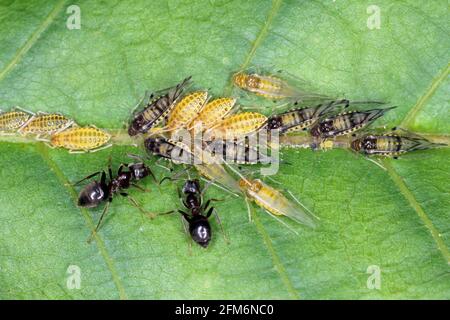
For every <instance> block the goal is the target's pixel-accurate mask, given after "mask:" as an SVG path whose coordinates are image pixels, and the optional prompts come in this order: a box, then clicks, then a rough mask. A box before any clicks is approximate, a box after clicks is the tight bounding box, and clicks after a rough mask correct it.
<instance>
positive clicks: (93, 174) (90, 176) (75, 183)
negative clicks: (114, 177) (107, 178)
mask: <svg viewBox="0 0 450 320" xmlns="http://www.w3.org/2000/svg"><path fill="white" fill-rule="evenodd" d="M102 172H103V173H104V171H97V172H94V173H92V174H90V175H88V176H86V177H84V178H83V179H81V180H79V181H77V182H74V183H70V182H69V183H67V184H66V185H68V186H77V185H79V184H80V183H82V182H83V181H86V180H88V179H90V178H92V177H95V176H97V175H99V174H100V173H102Z"/></svg>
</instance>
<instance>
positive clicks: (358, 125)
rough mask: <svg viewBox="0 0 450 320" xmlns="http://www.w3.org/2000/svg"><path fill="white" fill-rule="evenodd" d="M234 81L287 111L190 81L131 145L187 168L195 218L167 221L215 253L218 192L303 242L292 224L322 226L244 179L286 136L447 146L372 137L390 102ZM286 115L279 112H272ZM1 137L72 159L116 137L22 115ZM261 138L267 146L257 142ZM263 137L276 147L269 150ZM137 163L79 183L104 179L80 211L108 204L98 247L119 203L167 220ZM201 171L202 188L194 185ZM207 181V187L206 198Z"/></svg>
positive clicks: (408, 148) (371, 148) (288, 200)
mask: <svg viewBox="0 0 450 320" xmlns="http://www.w3.org/2000/svg"><path fill="white" fill-rule="evenodd" d="M232 81H233V84H234V85H235V87H236V88H238V89H239V90H242V91H244V92H249V93H253V94H256V95H257V96H259V97H262V98H267V99H269V100H272V101H276V102H278V103H280V102H281V101H282V102H283V104H282V105H281V106H282V107H283V109H284V110H283V111H282V112H277V113H274V114H271V115H269V116H267V115H265V114H263V113H260V111H261V108H257V107H254V108H253V109H254V110H251V111H240V109H243V108H240V107H239V106H238V105H237V98H236V97H217V98H213V97H211V96H210V94H209V93H208V91H206V90H195V89H194V90H191V91H188V89H189V88H190V87H191V86H192V79H191V77H187V78H186V79H184V80H182V81H181V82H180V83H179V84H177V85H175V86H174V87H171V88H168V89H164V90H160V91H157V92H154V93H148V94H146V96H145V98H144V99H143V100H142V101H141V102H140V103H139V104H138V106H137V107H136V108H135V109H134V110H133V112H132V115H131V118H130V120H129V124H128V135H129V136H130V137H131V138H132V139H140V138H143V139H142V140H143V143H142V145H143V148H144V149H145V150H146V152H147V153H148V155H149V156H156V157H158V158H160V159H166V160H168V161H170V162H171V163H173V164H176V165H177V164H178V165H182V166H183V167H184V169H182V170H181V171H180V172H178V173H176V174H175V175H177V176H179V175H180V174H187V179H186V180H185V182H184V184H183V186H182V189H181V191H180V189H178V195H179V198H180V201H181V204H182V205H183V207H184V208H185V210H181V209H178V210H175V209H174V210H171V211H169V212H166V213H164V214H168V213H172V212H177V211H178V212H179V213H180V214H181V217H182V219H183V225H184V227H185V228H184V229H185V231H186V233H187V234H189V236H190V238H191V239H192V240H194V241H195V242H196V243H198V244H199V245H200V246H202V247H207V246H208V244H209V243H210V241H211V237H212V228H211V225H210V222H209V218H210V216H211V215H212V214H213V213H214V215H215V216H216V219H217V221H218V222H219V223H220V219H219V217H218V215H217V212H216V209H215V208H214V207H213V206H211V203H212V202H213V201H220V200H217V199H209V200H207V201H204V200H203V195H204V192H205V190H206V189H207V187H209V186H210V185H215V186H217V187H219V188H221V189H223V190H225V191H227V192H230V193H232V194H234V195H238V196H241V197H242V198H243V199H244V200H245V202H246V203H247V209H248V214H249V220H251V217H252V214H251V207H250V203H254V204H256V205H257V206H259V207H260V208H261V209H263V210H264V211H265V212H267V213H268V214H269V215H270V216H271V217H273V218H274V219H276V220H278V221H279V222H280V223H282V224H284V225H285V226H287V227H288V228H289V229H290V230H292V231H293V232H295V233H296V231H295V230H294V229H293V228H292V227H291V226H290V224H289V223H287V222H286V221H285V220H284V218H289V219H290V220H291V221H293V222H294V223H300V224H302V225H305V226H308V227H312V228H313V227H315V226H316V223H317V220H318V218H317V217H316V216H315V215H314V214H313V213H312V212H311V211H310V210H309V209H308V208H307V207H306V206H305V205H304V204H303V203H302V202H301V201H300V200H298V199H297V198H296V197H295V196H294V195H293V194H292V193H291V192H290V191H288V190H277V189H276V188H274V187H273V186H270V185H269V184H268V183H266V182H265V181H263V180H264V177H259V178H258V177H255V175H256V173H255V172H253V173H246V174H244V171H243V170H242V169H241V168H240V165H254V164H270V163H272V162H273V161H275V160H276V159H274V158H273V157H272V156H271V155H268V154H267V152H266V151H268V150H266V148H267V149H271V150H272V151H273V150H276V149H278V148H279V146H278V145H275V144H274V143H272V139H273V138H274V137H275V136H276V135H288V134H291V133H295V132H304V133H305V132H306V134H307V135H308V136H309V137H310V141H311V144H310V146H311V148H313V149H317V148H320V147H321V146H327V145H331V146H333V141H334V139H336V137H340V136H348V137H349V139H350V142H349V144H348V146H349V148H350V150H352V151H353V152H355V153H359V154H362V155H364V156H384V157H393V158H397V157H398V156H399V155H401V154H405V153H407V152H412V151H416V150H425V149H431V148H436V147H440V146H443V145H442V144H437V143H433V142H430V141H428V140H427V139H425V138H424V137H421V136H419V135H416V134H414V133H411V132H408V131H406V130H403V129H398V130H397V129H395V130H392V131H390V132H380V131H378V130H372V131H370V130H369V128H370V125H371V124H372V123H373V122H374V121H376V120H377V119H379V118H380V117H382V116H383V115H385V114H386V113H387V112H390V111H391V110H393V109H395V107H385V106H384V103H382V102H378V101H351V100H347V99H332V98H330V97H328V96H326V95H322V94H317V93H311V92H312V91H308V90H307V89H306V86H305V87H303V84H304V83H303V82H300V83H299V82H297V83H295V82H293V81H290V80H289V79H288V78H287V77H286V78H284V77H283V76H282V75H281V76H278V75H272V74H259V73H257V72H250V71H242V72H239V73H236V74H234V75H233V77H232ZM278 109H279V106H277V107H275V108H273V109H272V110H278ZM0 131H1V132H2V133H3V134H14V133H19V134H22V135H36V136H37V137H38V138H39V139H44V140H45V141H47V143H48V144H49V145H50V146H52V147H63V148H66V149H69V150H70V151H71V152H76V151H95V150H99V149H102V148H104V147H105V146H107V143H108V141H109V139H110V135H109V134H108V133H107V132H105V131H103V130H100V129H97V128H95V127H93V126H89V127H79V126H78V125H77V124H76V123H75V122H74V121H73V120H71V119H68V118H66V117H64V116H63V115H60V114H46V113H37V114H32V113H30V112H28V111H24V110H21V109H13V110H12V111H9V112H5V113H1V114H0ZM256 136H258V138H257V139H253V138H255V137H256ZM261 136H262V137H266V138H267V139H268V140H267V141H263V140H261V139H260V137H261ZM262 145H264V148H262ZM132 157H133V158H134V159H138V162H136V163H132V164H121V165H120V167H119V169H118V171H117V175H116V176H114V175H113V171H112V168H111V159H110V163H109V165H108V170H107V172H105V171H98V172H95V173H93V174H90V175H89V176H87V177H85V178H83V179H82V180H80V181H79V182H77V183H75V185H79V184H80V183H81V182H84V181H86V180H89V179H92V178H94V177H96V176H98V175H100V180H93V181H91V182H90V183H88V184H87V185H86V186H85V187H84V188H83V189H82V190H81V192H80V194H79V199H78V205H79V206H81V207H87V208H93V207H97V206H98V205H100V203H102V202H105V206H104V208H103V212H102V214H101V216H100V219H99V221H98V223H97V225H96V227H95V229H94V230H93V231H92V234H91V237H90V239H91V238H92V236H94V235H95V233H96V232H97V231H98V229H99V228H100V226H101V225H102V222H103V221H104V218H105V216H106V214H107V212H108V209H109V205H110V203H111V202H112V200H113V198H114V196H115V195H117V194H119V195H121V196H123V197H125V198H126V199H128V201H129V202H130V203H131V204H132V205H133V206H135V207H136V208H138V209H139V210H140V211H141V212H142V213H143V214H145V215H146V216H147V217H150V218H155V217H157V216H159V215H157V214H154V213H150V212H147V211H146V210H144V209H143V208H142V207H141V206H140V205H139V204H138V203H137V201H136V200H134V198H133V197H132V196H130V195H129V193H128V192H126V191H125V190H127V189H129V188H131V187H133V188H136V189H139V190H141V191H146V189H144V188H142V187H140V186H139V185H138V184H137V182H138V181H140V180H141V179H144V178H146V177H148V176H152V177H153V178H154V180H155V182H156V178H155V176H154V175H153V173H152V171H151V170H150V168H149V167H148V166H147V165H146V164H145V163H144V160H143V159H141V157H138V156H133V155H132ZM158 161H159V159H158ZM281 163H283V162H282V161H281ZM236 164H239V167H237V166H236ZM194 171H195V172H196V173H194V174H196V175H197V176H198V178H194V179H192V178H191V174H193V172H194ZM200 177H202V178H203V179H204V180H205V181H207V183H206V185H205V187H203V188H202V187H201V185H200V180H199V178H200ZM167 178H169V179H170V180H172V181H177V180H178V179H174V178H173V176H172V177H165V178H163V179H162V180H161V182H162V181H164V180H165V179H167ZM161 182H160V183H161ZM288 196H289V197H288ZM222 232H223V230H222ZM223 234H224V235H225V233H224V232H223Z"/></svg>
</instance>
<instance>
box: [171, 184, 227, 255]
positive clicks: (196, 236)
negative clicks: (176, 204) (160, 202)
mask: <svg viewBox="0 0 450 320" xmlns="http://www.w3.org/2000/svg"><path fill="white" fill-rule="evenodd" d="M182 192H183V194H184V195H185V199H182V198H181V195H180V199H181V201H182V202H183V204H184V206H185V207H186V208H187V209H188V210H189V213H187V212H185V211H183V210H178V212H179V213H181V214H182V215H183V217H184V219H185V220H186V222H187V223H188V224H189V233H190V235H191V238H192V239H193V240H194V241H195V242H196V243H198V244H199V245H201V246H202V247H203V248H206V247H207V246H208V244H209V241H210V240H211V236H212V230H211V225H210V224H209V221H208V219H209V217H210V216H211V214H212V213H213V212H215V208H214V207H210V204H211V201H218V200H217V199H209V200H208V201H206V203H205V204H204V205H202V192H201V188H200V182H199V181H198V180H197V179H194V180H187V181H186V182H185V184H184V186H183V189H182ZM204 213H205V214H204ZM216 217H217V214H216ZM217 218H218V217H217ZM218 221H219V223H220V220H218ZM220 226H221V228H222V224H221V223H220ZM222 233H223V234H224V236H225V233H224V232H223V228H222Z"/></svg>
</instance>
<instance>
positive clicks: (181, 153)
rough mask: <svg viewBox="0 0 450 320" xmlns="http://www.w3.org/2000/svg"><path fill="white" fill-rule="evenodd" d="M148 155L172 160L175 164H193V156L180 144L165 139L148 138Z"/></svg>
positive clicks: (146, 146) (146, 145)
mask: <svg viewBox="0 0 450 320" xmlns="http://www.w3.org/2000/svg"><path fill="white" fill-rule="evenodd" d="M144 146H145V149H146V150H147V152H148V153H150V154H153V155H155V156H158V157H162V158H165V159H168V160H171V161H172V162H174V163H186V164H192V163H193V154H192V153H191V152H189V151H188V150H187V149H186V148H183V147H181V146H180V145H179V144H175V143H172V142H170V141H168V140H166V139H164V138H147V139H145V141H144Z"/></svg>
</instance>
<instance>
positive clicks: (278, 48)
mask: <svg viewBox="0 0 450 320" xmlns="http://www.w3.org/2000/svg"><path fill="white" fill-rule="evenodd" d="M376 4H377V6H378V7H379V9H380V10H381V11H380V12H381V13H380V14H381V16H380V17H381V25H380V28H379V29H376V28H375V29H369V28H368V25H367V20H368V19H369V17H370V16H372V15H373V14H374V13H373V12H372V11H370V10H369V11H370V13H368V11H367V10H368V7H369V6H370V5H372V2H370V1H325V0H323V1H293V0H292V1H281V0H278V1H274V2H273V3H271V2H270V1H256V0H255V1H225V0H211V1H209V2H206V1H174V0H167V1H135V2H134V3H133V5H130V4H129V3H125V2H123V1H115V2H111V1H108V2H94V1H81V2H79V3H78V5H79V7H80V9H81V29H80V30H69V29H68V28H67V27H66V21H67V19H68V18H69V16H70V13H66V10H67V7H68V6H69V5H70V3H68V2H65V1H46V2H45V3H44V2H42V1H27V2H16V1H3V2H2V4H1V5H0V26H1V28H0V39H1V41H0V105H1V106H2V109H8V108H10V107H13V106H15V105H19V106H22V107H24V108H26V109H29V110H32V111H39V110H42V111H58V112H62V113H64V114H66V115H68V116H71V117H73V118H74V119H76V120H77V121H78V122H79V123H80V124H95V125H97V126H98V127H102V128H107V129H114V130H116V131H115V132H119V138H117V140H116V141H120V137H125V136H126V135H125V133H124V131H120V130H121V129H122V128H123V123H124V122H125V121H126V120H127V118H128V117H129V114H130V110H131V109H132V107H133V106H134V105H135V104H136V103H137V102H138V100H139V98H140V97H141V96H142V95H143V94H144V91H145V90H146V89H160V88H165V87H168V86H171V85H173V84H175V83H176V82H178V81H179V80H181V79H182V78H184V77H185V76H187V75H192V76H193V78H194V80H195V83H196V86H197V87H198V88H210V91H211V92H212V93H213V94H214V95H216V96H219V95H221V94H223V92H226V91H227V90H229V89H230V81H229V77H230V74H231V73H232V72H233V71H235V70H238V69H240V68H241V67H242V68H244V67H247V66H250V65H255V66H274V67H276V68H278V69H282V70H286V71H288V72H290V73H292V74H294V75H297V76H300V77H302V78H304V79H307V80H308V81H310V82H311V83H313V84H314V85H315V86H316V87H317V88H318V89H320V90H321V91H323V92H327V93H330V92H331V93H332V94H335V95H338V96H342V95H345V96H346V97H349V98H351V99H357V100H363V99H378V100H380V99H381V100H385V101H389V102H390V103H391V104H393V105H397V106H398V108H397V109H396V110H394V111H391V112H389V113H388V114H386V116H385V117H384V118H383V119H380V120H378V121H377V125H379V126H381V125H386V126H387V127H388V128H389V127H392V126H394V125H401V126H403V127H406V128H409V129H411V130H414V131H416V132H418V133H421V134H426V135H428V136H429V137H430V138H431V139H433V140H436V141H442V142H447V143H448V142H449V138H448V135H449V132H450V127H449V126H450V124H449V123H450V121H449V120H450V113H449V112H448V110H449V99H448V89H449V78H448V75H449V70H450V67H449V59H448V58H449V57H448V52H449V49H450V46H449V41H448V30H449V27H450V26H449V20H448V15H447V13H448V3H447V1H443V0H442V1H428V2H421V3H420V4H419V3H417V2H416V1H401V2H399V1H387V0H380V1H377V3H376ZM265 111H266V112H267V111H270V110H267V109H266V110H265ZM1 140H2V141H1V142H0V166H1V168H2V169H1V171H0V179H1V181H2V183H1V184H0V204H1V205H0V219H1V224H0V234H1V236H0V239H1V241H0V298H3V299H24V298H48V299H55V298H57V299H80V298H86V299H92V298H99V299H108V298H137V299H142V298H148V299H161V298H170V299H175V298H186V299H193V298H205V299H214V298H235V299H236V298H250V299H261V298H274V299H281V298H288V299H289V298H292V299H297V298H302V299H315V298H321V299H325V298H351V299H366V298H376V299H379V298H382V299H393V298H426V299H431V298H438V299H449V298H450V274H449V262H450V253H449V246H450V229H449V226H450V223H449V222H450V221H449V215H448V213H449V208H450V197H449V192H448V191H449V190H450V184H449V181H450V172H449V167H450V160H449V159H450V151H449V149H448V148H445V149H439V150H432V151H427V152H418V153H416V154H410V155H406V156H404V157H402V158H401V159H399V160H391V159H387V160H384V161H383V165H384V166H385V167H386V168H387V170H386V171H384V170H382V169H380V168H379V167H377V166H375V165H374V164H373V163H372V162H369V161H367V160H366V159H364V158H363V157H360V156H356V155H354V154H353V153H350V152H348V151H347V150H331V151H328V152H312V151H310V150H306V149H301V150H292V149H286V150H284V151H283V157H284V159H285V160H286V162H288V163H289V164H290V165H288V164H286V165H282V166H281V169H280V172H279V173H278V174H277V175H276V176H275V177H274V179H275V180H277V181H278V182H280V183H282V185H283V188H287V189H289V190H291V191H292V192H293V193H294V194H295V195H296V196H297V197H299V198H300V199H302V201H303V202H304V203H305V204H306V205H307V206H308V207H310V208H312V209H313V210H314V212H315V214H316V215H318V216H319V217H320V219H321V222H320V225H319V227H318V228H317V229H316V230H309V229H306V228H303V227H302V226H295V228H296V229H297V231H298V232H299V233H300V235H299V236H295V235H293V234H292V233H291V232H289V231H288V230H287V229H286V228H285V227H284V226H282V225H281V224H279V223H278V222H277V221H275V220H273V219H272V218H271V217H269V216H268V215H267V214H265V213H264V212H263V211H262V210H260V209H259V208H257V207H254V208H253V218H254V222H252V223H251V222H249V221H248V218H247V209H246V205H245V202H244V201H243V199H242V198H234V197H232V196H230V195H229V194H226V193H223V192H222V191H220V190H218V189H215V188H213V187H211V188H210V189H209V190H208V192H207V197H215V198H223V199H225V201H222V202H217V203H216V204H215V206H216V208H217V210H218V212H219V215H220V218H221V220H222V223H223V227H224V229H225V230H226V233H227V234H228V236H229V238H230V242H231V243H230V244H229V245H227V244H226V243H225V241H224V239H223V237H222V235H221V232H220V228H219V227H218V225H217V223H216V222H213V232H214V239H213V241H212V244H211V245H210V247H209V248H208V249H207V250H204V249H202V248H200V247H199V246H193V247H192V252H191V254H189V247H188V239H187V237H186V235H185V234H184V233H183V228H182V224H181V220H180V217H179V216H178V215H175V214H173V215H167V216H164V217H159V218H157V219H154V220H150V219H148V218H145V217H143V216H142V215H141V214H140V212H139V211H137V210H136V209H135V208H133V207H131V206H130V205H129V204H128V203H127V202H126V200H124V199H120V198H116V199H115V200H114V201H113V203H112V205H111V211H110V213H109V215H108V218H107V219H106V223H105V224H104V226H103V227H102V229H101V231H100V232H99V233H98V235H97V236H96V237H95V239H94V241H93V243H92V244H90V245H89V244H87V243H86V239H87V237H88V236H89V234H90V232H91V230H92V228H93V227H94V225H95V223H96V221H97V219H98V217H99V214H100V213H101V210H102V207H99V208H97V209H95V210H85V209H81V210H80V209H79V208H77V207H76V206H75V201H76V197H77V192H78V189H74V188H73V187H71V186H68V185H67V183H68V182H69V181H76V180H78V179H80V178H82V177H83V176H85V175H87V174H89V173H92V172H95V171H97V170H99V169H102V168H104V167H105V166H106V163H107V159H108V156H109V155H110V154H112V158H113V163H114V166H115V167H117V166H118V165H119V163H120V162H123V161H127V160H128V159H127V156H126V155H127V153H129V152H134V153H136V152H143V151H141V150H139V149H136V148H135V147H132V146H124V145H117V146H114V147H113V148H110V149H106V150H103V151H100V152H97V153H92V154H78V155H72V154H68V153H67V151H65V150H52V149H49V148H48V147H47V146H45V145H44V144H43V143H41V142H36V141H32V140H30V139H22V138H15V137H10V136H4V137H1ZM122 142H123V141H122ZM153 168H154V171H155V172H156V174H157V175H158V176H159V177H162V176H164V175H167V172H166V171H165V170H164V169H162V168H160V167H158V166H153ZM268 183H271V182H270V181H268ZM179 184H180V182H179V183H178V185H179ZM274 186H275V185H274ZM145 187H147V188H150V189H152V191H151V192H150V193H140V192H139V191H138V190H134V191H132V192H133V196H134V197H135V198H136V199H137V200H138V201H139V202H140V203H142V204H143V205H144V207H145V208H146V209H147V210H150V211H153V212H164V211H168V210H171V209H178V208H180V204H179V201H178V196H177V192H176V187H177V184H173V183H167V184H163V185H162V186H156V185H155V184H154V183H153V182H152V181H151V179H149V181H147V182H146V183H145ZM73 265H75V266H78V267H79V270H80V271H81V288H80V289H70V288H69V287H70V286H69V287H68V286H67V279H68V277H70V273H68V268H69V266H73ZM370 266H377V267H379V269H380V270H381V287H380V288H379V289H370V288H369V287H370V286H369V287H368V285H367V282H368V281H369V282H370V281H371V280H370V279H371V278H369V277H370V276H371V275H372V274H371V271H370V270H373V269H371V268H374V267H370ZM375 268H376V267H375ZM367 270H369V273H368V271H367ZM69 272H70V268H69Z"/></svg>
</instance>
